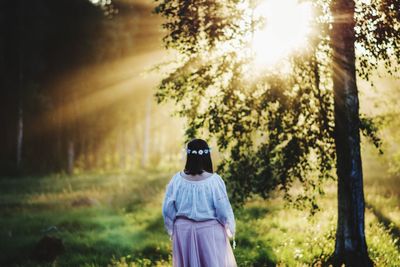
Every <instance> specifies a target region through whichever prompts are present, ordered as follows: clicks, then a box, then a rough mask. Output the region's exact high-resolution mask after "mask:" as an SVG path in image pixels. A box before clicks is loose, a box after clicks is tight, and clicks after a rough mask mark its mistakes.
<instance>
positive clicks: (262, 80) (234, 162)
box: [155, 0, 400, 266]
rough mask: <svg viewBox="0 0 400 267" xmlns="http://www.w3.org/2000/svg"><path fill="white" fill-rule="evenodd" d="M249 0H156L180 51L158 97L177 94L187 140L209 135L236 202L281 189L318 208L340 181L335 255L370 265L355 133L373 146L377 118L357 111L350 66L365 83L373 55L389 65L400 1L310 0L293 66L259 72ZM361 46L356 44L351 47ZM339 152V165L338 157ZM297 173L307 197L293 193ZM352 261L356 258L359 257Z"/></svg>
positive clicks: (395, 53)
mask: <svg viewBox="0 0 400 267" xmlns="http://www.w3.org/2000/svg"><path fill="white" fill-rule="evenodd" d="M255 5H256V3H252V1H224V2H223V3H222V2H219V1H210V0H206V1H179V0H172V1H170V0H169V1H159V3H158V6H157V7H156V9H155V12H156V13H158V14H161V15H162V16H163V17H164V18H165V19H166V22H165V23H164V24H163V27H164V28H165V29H166V30H167V34H166V36H165V37H164V39H163V40H164V43H165V46H166V48H169V49H175V50H177V51H178V52H179V54H180V58H179V59H178V60H176V62H175V64H176V66H175V68H173V70H172V71H171V72H170V73H169V74H168V75H167V76H166V77H165V78H164V79H163V80H162V81H161V83H160V85H159V88H158V91H157V93H156V97H157V99H158V101H159V102H163V101H166V100H168V99H172V100H175V101H176V102H177V103H179V104H180V105H179V106H178V110H177V112H178V114H180V115H181V116H183V117H185V118H186V119H187V122H188V127H187V131H186V137H187V139H190V138H193V137H194V136H195V135H197V134H199V132H201V133H202V134H209V135H210V136H211V137H215V138H216V140H217V144H218V147H219V149H220V150H221V151H223V152H224V153H226V155H227V157H226V158H225V159H224V160H223V162H222V163H221V165H220V166H218V171H220V172H222V173H223V174H224V177H226V179H228V180H229V182H230V184H231V188H233V190H232V192H231V194H232V199H233V200H234V201H235V202H236V203H237V204H241V203H243V202H244V201H245V200H246V199H247V197H249V196H251V195H253V194H259V195H261V196H262V197H264V198H266V197H268V193H269V192H270V190H272V189H274V188H277V187H279V188H281V189H283V191H284V193H285V198H286V199H288V201H289V202H291V203H293V204H295V205H297V206H304V205H307V206H309V207H310V208H311V212H314V211H315V210H317V209H318V205H317V202H316V198H317V196H318V195H319V194H320V193H321V192H322V188H321V183H322V181H324V180H326V179H330V178H333V177H334V174H333V170H334V169H335V167H336V171H337V177H338V204H339V207H338V225H337V235H336V246H335V253H334V255H333V258H332V260H333V263H334V264H335V265H339V266H340V265H341V264H342V263H345V264H346V265H351V266H357V265H359V266H369V265H371V264H372V263H371V261H370V259H369V258H368V253H367V246H366V242H365V235H364V197H363V183H362V169H361V157H360V134H359V131H360V130H361V132H362V133H363V134H364V135H365V136H367V137H368V138H369V139H371V140H372V142H373V143H374V145H376V146H377V147H379V146H380V139H379V138H378V136H377V133H376V130H377V129H376V126H375V124H374V121H373V119H372V118H368V117H366V116H364V115H361V117H360V115H359V111H358V92H357V84H356V73H357V74H358V75H359V76H360V77H361V78H365V79H368V78H369V76H370V74H371V73H372V71H373V70H375V69H376V68H377V66H378V65H379V64H380V63H382V62H383V63H384V64H385V66H386V68H387V70H389V72H396V71H397V70H398V66H399V59H400V49H399V44H400V37H399V36H400V35H399V34H400V32H399V30H400V27H399V25H400V11H399V10H400V1H397V0H389V1H383V0H382V1H370V2H369V1H357V2H354V1H346V0H332V1H322V0H321V1H315V2H313V5H314V8H315V10H316V11H317V12H316V16H315V17H314V18H313V25H314V28H315V29H318V31H317V32H318V34H316V35H313V36H312V37H311V38H310V42H309V43H310V45H309V46H308V47H307V49H305V51H303V53H297V54H294V55H292V56H291V57H289V58H288V59H287V63H288V64H289V66H290V69H291V71H290V72H289V74H287V73H286V74H282V73H279V72H264V73H257V70H256V69H255V68H254V67H252V64H251V62H252V57H254V53H252V51H251V49H250V48H249V47H250V43H251V38H252V33H254V31H255V29H257V27H259V25H260V24H262V20H260V19H259V18H254V17H253V12H252V11H253V10H254V7H255ZM356 47H357V50H356V49H355V48H356ZM335 159H336V164H335ZM296 181H300V183H301V184H302V186H303V189H304V190H303V193H300V194H298V195H293V194H291V193H290V191H289V189H290V187H291V185H292V184H293V183H294V182H296ZM356 259H357V261H356Z"/></svg>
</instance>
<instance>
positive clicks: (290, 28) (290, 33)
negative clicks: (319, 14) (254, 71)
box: [252, 0, 312, 66]
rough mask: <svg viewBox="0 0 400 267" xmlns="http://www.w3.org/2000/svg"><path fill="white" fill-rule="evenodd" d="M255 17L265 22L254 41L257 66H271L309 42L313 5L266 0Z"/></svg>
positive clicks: (287, 0)
mask: <svg viewBox="0 0 400 267" xmlns="http://www.w3.org/2000/svg"><path fill="white" fill-rule="evenodd" d="M254 15H255V16H257V17H262V18H263V19H264V20H265V24H264V27H262V28H261V29H260V30H258V31H256V32H255V33H254V36H253V41H252V49H253V51H254V53H255V63H256V64H257V65H259V66H272V65H274V64H276V63H277V62H278V61H280V60H281V59H283V58H285V57H286V56H287V55H289V54H290V53H292V52H294V51H295V50H297V49H299V48H301V47H303V46H304V45H305V44H306V43H307V37H308V36H309V34H310V32H311V27H310V21H311V17H312V6H311V3H310V2H298V1H296V0H266V1H264V2H263V3H262V4H261V5H259V6H258V7H257V8H256V9H255V11H254Z"/></svg>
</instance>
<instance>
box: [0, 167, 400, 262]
mask: <svg viewBox="0 0 400 267" xmlns="http://www.w3.org/2000/svg"><path fill="white" fill-rule="evenodd" d="M172 173H173V171H166V170H164V171H160V170H154V171H150V170H148V171H144V170H142V171H137V172H134V173H129V174H118V173H103V174H98V173H92V174H80V175H76V176H72V177H68V176H65V175H50V176H46V177H23V178H6V177H4V178H0V207H1V209H0V215H1V217H0V251H1V254H0V266H87V267H89V266H91V267H94V266H115V267H117V266H120V267H122V266H171V250H172V248H171V243H170V241H169V238H168V236H167V234H166V232H164V228H163V221H162V216H161V202H162V198H163V194H164V189H165V185H166V183H167V182H168V180H169V179H170V176H171V174H172ZM372 178H374V177H372ZM372 178H371V177H368V179H366V182H365V184H366V187H365V194H366V200H367V203H368V209H367V211H366V234H367V242H368V246H369V253H370V256H371V258H372V259H373V260H374V262H375V264H376V265H377V266H400V251H399V244H398V243H397V239H396V238H398V233H397V232H396V229H398V227H399V226H400V224H399V223H400V222H399V218H400V215H399V209H398V207H399V203H400V199H399V191H396V190H400V189H397V187H395V185H396V183H397V181H398V178H395V177H392V178H387V180H383V178H382V179H381V178H379V177H375V178H374V179H372ZM378 179H379V180H378ZM84 197H88V198H89V199H91V200H92V201H93V206H89V207H85V206H83V207H74V206H73V205H72V203H73V202H74V201H76V200H77V199H81V198H84ZM320 204H321V207H322V210H321V212H319V213H317V214H316V215H315V216H314V217H312V218H309V217H308V212H307V211H299V210H295V209H293V208H290V207H286V206H285V202H284V201H283V200H282V198H281V196H280V195H279V193H275V194H274V197H273V198H272V199H270V200H262V199H259V198H255V199H253V200H252V201H250V202H249V203H247V204H246V206H245V207H244V208H243V209H240V210H235V215H236V219H237V237H236V241H237V248H236V250H234V253H235V257H236V259H237V262H238V265H239V266H276V265H278V266H310V265H313V264H314V265H316V266H318V264H319V262H321V261H323V260H324V259H325V258H326V257H328V256H329V255H330V254H331V253H332V252H333V246H334V234H335V227H336V190H335V185H334V184H331V185H327V187H326V195H325V196H324V197H323V198H322V199H321V200H320ZM50 226H56V227H57V228H58V230H59V231H57V232H52V233H51V234H52V235H54V236H57V237H60V238H62V240H63V242H64V244H65V247H66V252H65V253H64V254H63V255H62V256H60V257H59V258H58V259H57V260H56V262H54V263H53V264H47V265H46V264H40V263H36V262H33V261H31V260H29V254H30V251H31V250H32V248H33V246H34V244H35V242H37V240H39V239H40V237H41V236H42V235H43V233H42V231H43V230H45V229H47V228H49V227H50Z"/></svg>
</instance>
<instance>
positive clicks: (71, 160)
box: [67, 140, 75, 175]
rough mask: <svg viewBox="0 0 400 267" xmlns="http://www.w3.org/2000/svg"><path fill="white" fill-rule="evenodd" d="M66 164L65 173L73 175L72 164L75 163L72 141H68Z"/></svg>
mask: <svg viewBox="0 0 400 267" xmlns="http://www.w3.org/2000/svg"><path fill="white" fill-rule="evenodd" d="M67 149H68V150H67V153H68V162H67V173H68V175H72V174H73V173H74V163H75V144H74V141H72V140H69V141H68V148H67Z"/></svg>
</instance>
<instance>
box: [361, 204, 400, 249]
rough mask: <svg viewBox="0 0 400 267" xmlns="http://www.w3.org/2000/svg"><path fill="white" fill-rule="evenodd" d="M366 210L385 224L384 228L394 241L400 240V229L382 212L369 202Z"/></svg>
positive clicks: (399, 246)
mask: <svg viewBox="0 0 400 267" xmlns="http://www.w3.org/2000/svg"><path fill="white" fill-rule="evenodd" d="M365 206H366V208H368V209H370V210H371V211H372V213H373V214H374V215H375V216H376V218H378V221H379V222H381V223H382V224H383V226H384V227H385V228H386V229H387V230H388V231H389V233H390V235H391V236H392V238H393V239H400V228H399V227H397V226H395V225H394V223H393V222H392V221H391V220H390V219H389V218H388V217H386V216H385V215H384V214H383V213H382V212H381V211H380V210H378V209H377V208H375V206H374V205H372V204H371V203H369V202H365ZM396 246H397V248H399V249H400V243H399V242H396Z"/></svg>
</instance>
